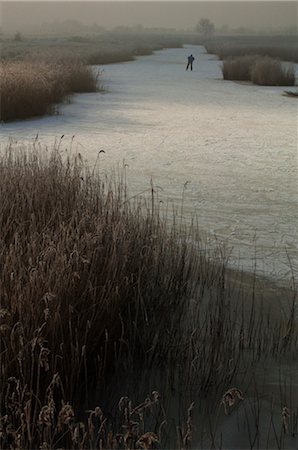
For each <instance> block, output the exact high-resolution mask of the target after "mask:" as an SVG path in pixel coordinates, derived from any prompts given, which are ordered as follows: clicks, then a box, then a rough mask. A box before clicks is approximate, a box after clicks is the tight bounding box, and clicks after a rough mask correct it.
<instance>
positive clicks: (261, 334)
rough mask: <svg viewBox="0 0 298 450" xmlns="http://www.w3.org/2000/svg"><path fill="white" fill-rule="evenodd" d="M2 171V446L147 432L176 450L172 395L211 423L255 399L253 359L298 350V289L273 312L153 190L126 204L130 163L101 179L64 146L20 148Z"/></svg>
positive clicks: (134, 438) (128, 438)
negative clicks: (167, 213) (168, 413)
mask: <svg viewBox="0 0 298 450" xmlns="http://www.w3.org/2000/svg"><path fill="white" fill-rule="evenodd" d="M0 173H1V177H0V199H1V204H2V209H1V212H0V225H1V248H0V263H1V267H2V271H1V283H0V298H1V323H0V328H1V363H2V384H1V398H0V401H1V419H0V422H1V429H2V433H1V436H0V439H1V448H11V447H13V448H40V447H42V448H84V449H85V448H90V449H91V448H96V446H98V445H99V440H101V442H102V444H101V445H102V448H123V447H124V448H139V447H142V445H141V442H143V441H144V440H146V439H147V440H149V441H148V442H150V443H148V442H147V444H146V445H147V447H144V446H143V447H142V448H152V447H153V446H154V445H155V444H154V440H155V437H154V436H153V435H150V436H151V440H150V439H149V438H150V436H149V435H148V434H146V433H154V435H155V436H156V437H157V439H158V440H159V441H161V442H162V444H161V446H162V448H171V446H173V440H171V439H172V438H171V439H170V442H171V443H172V444H169V434H171V433H172V432H173V430H172V428H171V426H170V424H168V425H166V423H165V420H166V419H165V410H164V407H163V406H162V405H163V402H164V401H165V400H167V399H169V400H170V398H171V395H173V392H176V391H177V392H178V393H179V396H181V398H184V402H187V401H188V399H189V398H191V397H192V396H195V397H196V398H199V399H200V398H201V399H202V405H203V404H204V408H206V409H205V421H202V427H203V424H204V426H206V427H207V429H208V423H206V420H207V419H208V420H209V419H210V418H211V417H212V411H214V410H215V409H216V408H217V407H219V408H220V411H221V412H222V413H224V409H225V408H227V411H228V412H229V411H233V409H234V408H236V407H237V405H238V403H239V402H242V400H241V398H240V397H237V392H238V391H239V392H240V394H239V396H241V397H242V396H244V397H245V396H247V395H248V392H249V389H251V383H250V382H249V378H247V376H246V374H247V373H250V372H251V369H252V368H253V367H254V366H258V367H259V366H260V367H262V366H263V365H264V366H265V367H266V362H267V361H268V358H271V359H272V360H274V361H275V362H276V364H277V365H278V364H279V361H281V360H282V358H292V360H295V358H296V357H295V355H297V348H298V328H297V322H296V318H295V296H296V288H295V286H294V287H292V288H291V286H289V290H288V291H286V290H283V295H284V296H286V295H287V297H288V302H289V308H288V309H285V310H284V311H283V315H282V316H280V315H279V314H276V311H275V308H271V306H272V302H270V301H267V300H266V299H267V296H268V299H270V298H271V299H272V297H271V293H270V290H268V293H267V294H266V299H265V297H264V295H263V292H262V289H261V288H260V290H258V289H257V284H256V278H255V277H254V276H252V278H251V279H248V278H247V276H244V280H245V282H243V276H242V275H241V274H239V273H237V272H233V271H230V270H229V269H227V267H226V266H225V258H224V255H222V262H221V264H218V263H216V264H215V263H214V262H213V256H217V257H218V256H219V255H220V254H221V250H220V249H218V250H217V251H216V252H215V255H213V254H208V253H206V252H205V249H204V242H202V241H201V237H200V234H199V232H198V230H197V229H196V228H195V227H193V228H188V227H186V226H184V225H183V224H181V223H180V221H177V220H175V217H173V220H172V225H171V226H170V227H169V226H168V225H166V222H165V221H164V218H163V214H162V211H161V210H160V207H161V206H160V205H159V203H158V201H157V199H156V197H155V194H154V187H153V186H152V190H151V195H150V197H149V198H143V199H142V198H138V199H137V198H135V199H134V200H133V201H129V200H128V197H127V186H126V177H125V173H122V174H121V173H120V174H119V177H118V178H116V179H115V178H110V177H104V178H99V177H98V176H97V175H96V171H95V169H92V170H90V169H88V168H87V167H86V166H85V165H84V163H83V161H82V158H81V157H80V155H79V154H77V155H76V156H71V155H67V154H63V153H62V152H61V150H60V149H59V143H57V144H56V147H55V148H54V149H52V150H47V149H45V148H44V147H41V146H40V145H39V143H38V142H34V143H33V144H32V145H31V146H29V148H24V147H22V145H20V147H17V146H16V145H15V144H11V145H10V147H9V148H8V149H7V150H6V152H5V154H4V155H3V156H2V157H1V159H0ZM178 222H179V225H178ZM177 240H179V244H178V243H177ZM192 242H193V244H192ZM198 246H199V247H198ZM198 248H199V249H201V251H198ZM203 255H204V256H203ZM231 273H232V274H233V275H234V276H235V277H236V279H237V280H238V281H237V280H235V279H233V277H232V276H231ZM245 283H246V284H248V286H249V289H248V288H247V285H246V286H245ZM265 300H266V301H265ZM158 373H160V374H162V375H163V376H162V379H163V382H162V383H159V382H158V381H157V378H156V379H155V380H153V378H151V377H150V376H149V374H151V375H152V374H158ZM261 375H262V377H265V378H266V370H265V371H264V373H263V372H261ZM117 380H118V381H117ZM142 380H143V381H142ZM177 380H178V381H179V382H178V384H177ZM236 382H237V389H238V391H237V392H236V391H233V392H234V393H233V394H231V392H230V389H231V388H232V387H233V386H234V385H235V383H236ZM143 383H144V384H143ZM153 383H154V384H153ZM238 383H239V384H238ZM282 383H286V379H283V380H282ZM162 386H164V389H165V391H164V392H162V391H161V388H162ZM152 391H154V392H153V393H152ZM148 392H151V393H152V394H150V395H149V397H148V399H147V400H146V401H145V402H144V404H142V405H140V403H139V404H138V403H137V401H138V402H142V400H143V399H144V398H146V394H148ZM171 392H172V394H171ZM229 392H230V393H229ZM111 394H112V395H111ZM229 395H232V397H233V395H235V398H234V397H233V401H232V402H229V401H228V397H229ZM259 395H261V393H260V394H259ZM130 396H133V397H134V398H133V399H132V402H133V403H130V400H129V399H128V397H130ZM136 396H138V399H137V400H136ZM115 397H118V398H117V400H118V401H119V405H118V401H117V402H115ZM162 397H163V398H162ZM204 398H205V399H207V400H208V401H207V403H205V402H203V399H204ZM286 398H287V397H284V400H283V401H285V402H286V403H287V405H288V404H289V400H286ZM132 405H134V406H132ZM287 405H285V406H287ZM118 406H119V407H118ZM188 406H189V405H188ZM119 408H120V409H119ZM186 409H187V408H186ZM86 410H89V412H87V414H86V413H84V411H86ZM117 411H118V412H117ZM185 411H186V410H185ZM203 412H204V411H203ZM180 413H181V411H179V414H180ZM294 413H295V411H294V410H293V411H291V414H294ZM88 417H89V420H88ZM291 417H292V416H291ZM188 419H189V420H188V421H187V420H186V421H185V423H186V422H187V424H188V425H187V424H186V425H185V426H184V425H183V424H181V425H183V427H182V429H181V430H182V431H181V446H182V447H183V446H184V447H185V442H188V444H187V445H188V446H189V445H190V443H191V433H190V427H191V420H192V414H191V408H190V410H189V412H188ZM208 420H207V422H208ZM132 422H134V423H135V424H136V425H134V426H133V425H132ZM80 423H83V425H82V424H80ZM162 424H163V425H162ZM122 425H124V426H125V427H126V428H124V429H123V428H121V426H122ZM130 427H131V429H130ZM164 429H166V430H168V431H167V432H165V430H164ZM123 430H124V431H123ZM125 430H126V431H125ZM127 430H129V434H127ZM202 433H203V434H204V433H206V430H205V431H204V430H203V429H202ZM117 439H120V440H119V441H117ZM140 439H142V441H140ZM208 439H209V438H208ZM210 439H211V440H212V436H210ZM183 442H184V444H183ZM144 445H145V444H144ZM181 446H180V448H181Z"/></svg>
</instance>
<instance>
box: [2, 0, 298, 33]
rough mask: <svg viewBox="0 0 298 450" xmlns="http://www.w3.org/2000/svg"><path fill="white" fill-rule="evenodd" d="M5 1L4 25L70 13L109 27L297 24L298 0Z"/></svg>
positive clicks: (34, 22) (11, 26) (58, 17)
mask: <svg viewBox="0 0 298 450" xmlns="http://www.w3.org/2000/svg"><path fill="white" fill-rule="evenodd" d="M1 7H2V8H1V9H2V14H1V16H2V18H1V23H2V27H3V29H4V30H5V31H6V30H10V31H14V30H18V29H23V28H27V27H29V26H34V27H37V26H39V25H40V24H41V23H43V22H52V21H59V22H60V21H64V20H67V19H71V20H72V19H75V20H78V21H80V22H82V23H84V24H90V25H91V24H93V23H97V24H99V25H103V26H105V27H107V28H109V27H114V26H118V25H129V26H130V25H135V24H142V25H144V26H148V27H161V26H165V27H177V28H192V27H193V26H194V25H195V24H196V23H197V22H198V21H199V19H200V18H202V17H208V18H210V19H211V20H212V21H213V22H214V23H215V25H217V26H221V25H224V24H227V25H228V26H230V27H240V26H242V27H248V28H257V29H260V28H262V27H266V28H267V27H269V28H270V27H273V28H281V27H287V26H295V25H297V2H296V1H290V2H283V1H279V2H278V1H273V2H270V1H263V2H254V1H232V2H226V1H210V0H209V1H205V2H200V1H191V2H188V1H181V0H180V1H163V2H158V1H152V0H151V1H144V0H143V1H140V0H139V1H133V2H128V1H126V0H120V1H119V0H118V1H113V0H110V1H106V2H102V1H91V2H87V1H64V2H53V1H35V2H27V1H19V2H14V1H4V2H1Z"/></svg>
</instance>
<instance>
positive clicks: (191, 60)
mask: <svg viewBox="0 0 298 450" xmlns="http://www.w3.org/2000/svg"><path fill="white" fill-rule="evenodd" d="M194 60H195V59H194V57H193V56H192V55H189V56H188V57H187V66H186V70H188V68H189V67H190V70H192V63H193V62H194Z"/></svg>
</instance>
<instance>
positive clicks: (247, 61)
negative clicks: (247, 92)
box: [222, 55, 295, 86]
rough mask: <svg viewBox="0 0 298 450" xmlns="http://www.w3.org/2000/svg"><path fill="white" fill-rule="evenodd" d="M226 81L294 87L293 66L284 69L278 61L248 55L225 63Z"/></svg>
mask: <svg viewBox="0 0 298 450" xmlns="http://www.w3.org/2000/svg"><path fill="white" fill-rule="evenodd" d="M222 74H223V78H224V80H237V81H251V82H253V83H254V84H259V85H265V86H294V85H295V71H294V67H293V65H291V66H289V67H284V66H283V65H282V63H281V62H280V61H278V60H276V59H273V58H269V57H265V58H262V57H260V56H258V55H254V56H253V55H246V56H240V57H237V58H230V59H227V60H225V61H223V64H222Z"/></svg>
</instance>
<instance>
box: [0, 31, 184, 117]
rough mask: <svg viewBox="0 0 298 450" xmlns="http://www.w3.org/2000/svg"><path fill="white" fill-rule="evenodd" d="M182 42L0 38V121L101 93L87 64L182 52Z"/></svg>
mask: <svg viewBox="0 0 298 450" xmlns="http://www.w3.org/2000/svg"><path fill="white" fill-rule="evenodd" d="M185 39H186V40H187V38H186V37H184V36H182V35H181V36H178V37H176V36H173V35H171V34H169V35H167V34H166V35H164V36H163V35H156V34H152V33H151V34H148V35H146V34H145V35H143V34H136V33H132V34H130V33H124V34H123V33H122V34H121V33H114V34H113V33H103V34H101V33H100V34H95V35H91V36H60V37H59V36H58V37H55V38H53V37H49V36H45V37H40V38H39V37H36V36H31V37H30V36H29V37H28V36H27V37H26V36H22V38H21V39H17V40H16V39H15V38H7V37H6V38H5V37H2V38H1V55H0V71H1V85H0V95H1V113H0V120H2V121H7V120H14V119H25V118H29V117H32V116H40V115H44V114H53V113H55V112H57V111H58V108H57V103H60V102H62V101H65V99H69V95H70V94H71V93H75V92H95V91H96V90H98V89H99V88H100V86H99V83H98V75H99V72H98V70H92V69H91V67H90V65H104V64H111V63H116V62H123V61H132V60H134V59H135V57H136V56H138V55H148V54H151V53H152V52H153V51H154V50H158V49H161V48H164V47H181V46H182V44H183V43H184V41H185ZM73 55H75V56H73Z"/></svg>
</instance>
